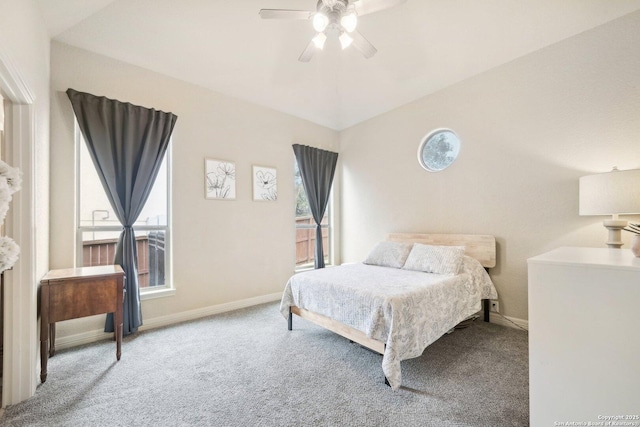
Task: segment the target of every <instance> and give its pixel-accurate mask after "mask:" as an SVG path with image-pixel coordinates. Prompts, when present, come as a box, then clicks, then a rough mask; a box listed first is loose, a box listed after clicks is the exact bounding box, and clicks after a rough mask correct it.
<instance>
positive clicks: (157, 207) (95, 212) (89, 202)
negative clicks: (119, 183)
mask: <svg viewBox="0 0 640 427" xmlns="http://www.w3.org/2000/svg"><path fill="white" fill-rule="evenodd" d="M167 177H168V174H167V156H165V158H164V160H163V161H162V166H161V167H160V171H159V172H158V176H157V178H156V181H155V183H154V185H153V188H152V189H151V194H150V195H149V199H148V200H147V202H146V204H145V206H144V208H143V209H142V212H141V213H140V215H139V216H138V220H137V221H136V222H135V224H134V225H160V226H166V225H167V181H168V179H167ZM119 224H120V222H119V221H118V219H117V218H116V215H115V213H114V211H113V209H112V208H111V204H110V203H109V199H108V198H107V195H106V194H105V192H104V188H103V187H102V183H101V182H100V178H99V177H98V172H97V171H96V169H95V167H94V165H93V161H92V160H91V156H90V155H89V150H88V149H87V145H86V143H85V142H84V140H81V142H80V226H81V227H95V226H105V225H107V226H108V225H119Z"/></svg>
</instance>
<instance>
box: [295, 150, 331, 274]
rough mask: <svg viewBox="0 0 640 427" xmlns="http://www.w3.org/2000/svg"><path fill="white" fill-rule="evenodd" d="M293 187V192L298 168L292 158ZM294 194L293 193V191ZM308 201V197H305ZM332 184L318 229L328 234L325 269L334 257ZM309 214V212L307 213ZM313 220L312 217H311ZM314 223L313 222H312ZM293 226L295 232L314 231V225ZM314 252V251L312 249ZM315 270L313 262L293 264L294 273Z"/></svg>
mask: <svg viewBox="0 0 640 427" xmlns="http://www.w3.org/2000/svg"><path fill="white" fill-rule="evenodd" d="M293 163H294V164H293V186H294V190H295V185H296V184H295V179H296V171H297V170H298V171H299V168H298V160H297V159H296V158H295V157H294V159H293ZM302 189H303V191H304V192H305V195H306V193H307V190H306V189H305V188H304V184H302ZM294 193H295V191H294ZM307 199H308V197H307ZM333 202H334V200H333V182H332V183H331V191H330V192H329V203H328V204H327V211H326V213H325V215H326V216H327V223H326V224H320V228H326V229H327V230H328V231H329V233H328V236H327V237H328V242H327V252H328V253H326V254H325V256H326V258H327V262H326V264H325V267H331V266H333V265H334V256H333V252H334V251H333ZM296 203H297V200H294V205H293V208H294V210H295V208H296ZM309 213H310V214H311V212H309ZM297 218H298V216H297V215H295V212H294V221H295V220H296V219H297ZM312 218H313V215H312ZM314 221H315V220H314ZM294 226H295V230H296V231H297V230H315V229H316V225H315V224H297V223H295V224H294ZM294 235H297V233H294ZM296 243H297V242H296V241H295V237H294V244H296ZM314 250H315V249H314ZM314 268H315V260H314V262H312V263H310V264H309V263H307V264H303V265H300V266H298V264H297V263H296V264H295V270H294V271H295V272H296V273H298V272H301V271H306V270H313V269H314Z"/></svg>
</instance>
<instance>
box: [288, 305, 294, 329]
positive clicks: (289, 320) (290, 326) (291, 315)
mask: <svg viewBox="0 0 640 427" xmlns="http://www.w3.org/2000/svg"><path fill="white" fill-rule="evenodd" d="M287 329H288V330H290V331H291V330H293V313H292V312H291V307H289V318H288V319H287Z"/></svg>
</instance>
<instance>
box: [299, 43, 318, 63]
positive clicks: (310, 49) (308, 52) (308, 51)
mask: <svg viewBox="0 0 640 427" xmlns="http://www.w3.org/2000/svg"><path fill="white" fill-rule="evenodd" d="M314 53H316V45H315V43H313V40H311V41H310V42H309V44H308V45H307V47H306V48H305V50H304V51H303V52H302V54H301V55H300V57H299V58H298V61H300V62H309V61H311V57H312V56H313V54H314Z"/></svg>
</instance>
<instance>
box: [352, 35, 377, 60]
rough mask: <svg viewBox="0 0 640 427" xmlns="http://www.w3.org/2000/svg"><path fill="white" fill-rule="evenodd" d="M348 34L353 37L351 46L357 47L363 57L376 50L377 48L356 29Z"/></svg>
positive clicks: (368, 56)
mask: <svg viewBox="0 0 640 427" xmlns="http://www.w3.org/2000/svg"><path fill="white" fill-rule="evenodd" d="M350 35H351V37H353V47H355V48H356V49H358V50H359V51H360V52H361V53H362V54H363V55H364V57H365V58H367V59H369V58H371V57H372V56H373V55H375V54H376V52H378V49H376V48H375V47H374V46H373V45H372V44H371V42H369V40H367V39H365V38H364V36H363V35H362V34H360V33H359V32H358V31H354V32H352V33H351V34H350Z"/></svg>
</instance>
